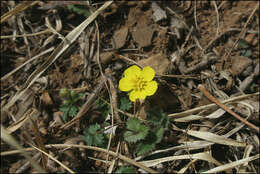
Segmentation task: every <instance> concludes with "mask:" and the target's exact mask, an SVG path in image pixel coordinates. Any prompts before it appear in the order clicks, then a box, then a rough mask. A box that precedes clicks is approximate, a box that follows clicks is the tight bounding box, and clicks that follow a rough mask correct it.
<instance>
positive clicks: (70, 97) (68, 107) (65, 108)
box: [60, 88, 84, 121]
mask: <svg viewBox="0 0 260 174" xmlns="http://www.w3.org/2000/svg"><path fill="white" fill-rule="evenodd" d="M60 96H61V97H62V98H63V99H64V101H63V105H62V106H61V107H60V111H61V112H63V113H64V115H63V120H64V121H67V120H68V117H74V116H75V115H77V113H78V111H79V109H80V107H79V100H80V99H81V98H82V97H83V96H84V94H83V93H79V94H78V93H77V92H75V91H73V90H71V91H69V90H68V89H67V88H63V89H61V90H60Z"/></svg>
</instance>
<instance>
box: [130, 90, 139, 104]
mask: <svg viewBox="0 0 260 174" xmlns="http://www.w3.org/2000/svg"><path fill="white" fill-rule="evenodd" d="M137 98H138V94H137V92H136V91H131V92H130V95H129V99H130V100H131V101H132V102H135V100H136V99H137Z"/></svg>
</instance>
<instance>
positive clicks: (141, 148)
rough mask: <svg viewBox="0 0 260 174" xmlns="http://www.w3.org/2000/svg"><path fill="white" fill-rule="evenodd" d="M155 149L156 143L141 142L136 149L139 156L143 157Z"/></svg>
mask: <svg viewBox="0 0 260 174" xmlns="http://www.w3.org/2000/svg"><path fill="white" fill-rule="evenodd" d="M154 148H155V143H149V142H140V143H139V144H138V145H137V148H136V151H137V155H143V154H145V153H148V152H150V151H152V150H153V149H154Z"/></svg>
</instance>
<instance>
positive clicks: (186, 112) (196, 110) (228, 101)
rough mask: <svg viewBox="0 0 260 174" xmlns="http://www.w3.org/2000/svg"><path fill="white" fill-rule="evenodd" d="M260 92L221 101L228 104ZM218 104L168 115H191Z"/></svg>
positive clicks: (173, 116) (174, 116)
mask: <svg viewBox="0 0 260 174" xmlns="http://www.w3.org/2000/svg"><path fill="white" fill-rule="evenodd" d="M259 94H260V93H259V92H256V93H254V94H246V95H241V96H238V97H233V98H230V99H227V100H223V101H221V103H223V104H226V103H230V102H234V101H238V100H242V99H246V98H250V97H253V96H259ZM216 106H217V105H216V104H215V103H214V104H208V105H204V106H200V107H197V108H193V109H190V110H187V111H183V112H179V113H174V114H169V115H168V116H169V117H171V118H179V117H185V116H188V115H191V114H192V113H195V112H199V111H202V110H204V109H211V108H214V107H216Z"/></svg>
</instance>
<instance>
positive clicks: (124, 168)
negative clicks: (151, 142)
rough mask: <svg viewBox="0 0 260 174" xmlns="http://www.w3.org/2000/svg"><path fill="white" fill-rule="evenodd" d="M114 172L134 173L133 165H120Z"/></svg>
mask: <svg viewBox="0 0 260 174" xmlns="http://www.w3.org/2000/svg"><path fill="white" fill-rule="evenodd" d="M115 173H135V170H134V168H133V167H126V166H121V167H120V168H119V169H118V170H117V171H116V172H115Z"/></svg>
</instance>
